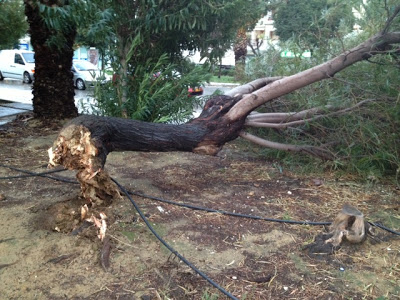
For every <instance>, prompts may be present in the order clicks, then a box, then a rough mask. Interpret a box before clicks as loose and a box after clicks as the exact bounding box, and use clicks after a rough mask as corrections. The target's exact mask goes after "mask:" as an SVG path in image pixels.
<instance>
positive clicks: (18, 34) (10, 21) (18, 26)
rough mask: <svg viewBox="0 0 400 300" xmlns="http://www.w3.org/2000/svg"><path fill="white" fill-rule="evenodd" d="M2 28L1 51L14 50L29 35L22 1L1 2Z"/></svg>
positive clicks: (0, 22)
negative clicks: (21, 39) (19, 41)
mask: <svg viewBox="0 0 400 300" xmlns="http://www.w3.org/2000/svg"><path fill="white" fill-rule="evenodd" d="M0 28H1V30H0V50H1V49H11V48H13V47H14V46H15V45H17V44H18V40H19V39H20V38H22V37H23V36H24V35H25V34H26V33H27V30H28V23H27V22H26V20H25V14H24V6H23V3H22V1H18V0H0Z"/></svg>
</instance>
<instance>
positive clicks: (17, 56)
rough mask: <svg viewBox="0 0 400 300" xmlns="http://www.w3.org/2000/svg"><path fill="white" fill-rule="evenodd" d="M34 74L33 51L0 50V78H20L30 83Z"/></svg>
mask: <svg viewBox="0 0 400 300" xmlns="http://www.w3.org/2000/svg"><path fill="white" fill-rule="evenodd" d="M34 74H35V53H34V52H32V51H27V50H2V51H0V80H4V78H14V79H21V80H22V81H23V82H24V83H31V82H32V80H33V79H34Z"/></svg>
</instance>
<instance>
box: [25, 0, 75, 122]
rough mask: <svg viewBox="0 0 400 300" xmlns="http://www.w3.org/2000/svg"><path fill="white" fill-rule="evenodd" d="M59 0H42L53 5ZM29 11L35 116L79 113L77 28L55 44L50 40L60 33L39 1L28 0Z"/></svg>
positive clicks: (55, 116)
mask: <svg viewBox="0 0 400 300" xmlns="http://www.w3.org/2000/svg"><path fill="white" fill-rule="evenodd" d="M57 2H58V1H55V0H53V1H40V3H42V4H45V5H48V6H52V5H57ZM24 3H25V14H26V16H27V18H28V22H29V33H30V35H31V43H32V46H33V49H34V51H35V80H34V82H33V87H32V90H33V91H32V94H33V112H34V114H35V117H38V118H44V119H64V118H71V117H76V116H77V115H78V110H77V108H76V107H75V101H74V95H75V93H74V86H73V80H72V78H73V75H72V72H71V67H72V58H73V54H74V50H73V48H72V47H73V44H74V40H75V35H76V30H75V28H73V29H71V30H70V31H68V32H67V34H65V40H64V41H63V44H62V45H57V46H51V45H49V42H50V40H51V38H52V37H54V36H55V35H56V34H57V33H56V32H55V31H54V30H50V29H48V28H47V27H46V25H45V23H44V21H43V19H42V17H41V16H40V12H39V7H38V1H35V0H24Z"/></svg>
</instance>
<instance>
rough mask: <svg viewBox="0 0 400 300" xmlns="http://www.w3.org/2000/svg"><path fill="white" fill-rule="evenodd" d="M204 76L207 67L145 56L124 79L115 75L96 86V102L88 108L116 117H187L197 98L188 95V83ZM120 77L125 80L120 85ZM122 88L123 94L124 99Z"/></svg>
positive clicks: (175, 119) (180, 119) (162, 119)
mask: <svg viewBox="0 0 400 300" xmlns="http://www.w3.org/2000/svg"><path fill="white" fill-rule="evenodd" d="M179 70H181V71H182V72H184V74H185V76H182V75H181V73H180V72H179ZM207 77H209V75H208V70H207V69H204V68H202V67H196V66H194V65H190V64H187V65H186V66H182V65H181V66H178V65H175V64H170V63H169V60H168V57H167V55H162V56H161V57H160V58H159V59H158V60H153V59H151V58H149V59H148V60H147V61H146V63H145V64H143V65H137V66H136V67H134V68H132V69H131V71H130V72H129V73H128V74H127V75H126V78H124V80H122V79H121V78H120V77H119V76H118V75H116V76H115V77H114V80H113V81H112V82H109V83H108V84H106V85H101V86H100V85H99V86H97V87H96V89H95V91H96V93H95V98H96V99H97V105H95V106H94V107H92V110H93V111H95V112H97V114H101V115H109V116H116V117H121V116H123V114H124V112H126V114H127V116H128V117H130V118H132V119H136V120H141V121H151V122H173V123H181V122H183V121H185V120H187V119H189V118H190V117H191V115H192V112H193V110H194V108H195V106H196V105H198V104H199V101H200V100H199V99H197V98H196V97H190V96H189V94H188V87H189V86H197V84H198V83H199V82H200V81H201V80H202V79H204V78H207ZM121 81H126V82H127V83H128V84H127V85H126V86H125V87H123V86H121V84H120V83H121ZM123 89H125V94H126V95H127V99H125V101H124V102H123V101H122V100H121V94H122V93H123V92H124V91H123Z"/></svg>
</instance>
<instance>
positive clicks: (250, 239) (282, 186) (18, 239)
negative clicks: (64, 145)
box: [0, 118, 400, 299]
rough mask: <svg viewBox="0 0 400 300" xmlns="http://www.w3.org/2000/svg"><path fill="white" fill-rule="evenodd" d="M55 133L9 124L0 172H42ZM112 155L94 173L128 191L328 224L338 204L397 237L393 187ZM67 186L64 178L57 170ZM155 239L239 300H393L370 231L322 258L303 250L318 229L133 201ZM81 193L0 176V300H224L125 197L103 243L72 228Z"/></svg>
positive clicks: (245, 162) (393, 242) (383, 259)
mask: <svg viewBox="0 0 400 300" xmlns="http://www.w3.org/2000/svg"><path fill="white" fill-rule="evenodd" d="M59 129H60V125H59V124H46V126H44V125H43V124H42V123H40V122H38V121H35V120H29V121H27V120H24V119H23V118H19V119H18V120H16V121H15V122H13V123H11V124H8V125H5V126H2V127H0V164H2V166H1V167H0V177H6V176H14V175H19V174H21V172H17V171H14V170H11V169H9V168H6V167H4V166H12V167H15V168H20V169H24V170H29V171H33V172H43V171H46V170H47V169H46V166H47V161H48V157H47V149H48V148H49V147H50V146H51V144H52V142H53V140H54V139H55V137H56V134H57V132H58V130H59ZM240 150H241V148H240V146H239V145H238V143H237V142H234V143H231V144H229V145H227V146H226V147H225V148H224V150H223V151H222V152H221V153H220V154H219V155H218V156H217V157H209V156H201V155H196V154H192V153H182V152H169V153H140V152H138V153H135V152H124V153H111V154H110V155H109V157H108V160H107V164H106V169H107V171H108V172H109V173H110V174H111V176H112V177H113V178H115V179H116V180H117V181H118V182H119V183H121V184H122V185H123V186H124V187H125V188H126V189H128V190H130V191H132V192H139V193H143V194H147V195H150V196H154V197H160V198H164V199H167V200H172V201H176V202H179V203H186V204H191V205H197V206H203V207H208V208H213V209H219V210H225V211H229V212H236V213H242V214H248V215H258V216H263V217H269V218H279V219H291V220H309V221H332V220H333V219H334V217H335V216H336V214H337V213H338V212H339V210H340V209H341V207H342V205H343V204H344V203H349V204H351V205H353V206H355V207H357V208H358V209H359V210H360V211H362V212H363V213H364V215H365V216H366V218H367V219H368V220H370V221H374V222H382V223H383V224H384V225H386V226H387V227H390V228H392V229H394V230H397V231H399V230H400V216H399V209H400V203H399V196H400V193H399V190H398V189H397V188H396V186H392V185H390V184H381V183H370V184H363V183H360V182H357V181H355V180H351V178H343V177H342V178H336V177H335V174H333V173H328V172H327V173H325V174H324V175H318V176H316V175H309V176H304V175H301V176H300V175H297V174H294V173H292V172H288V171H285V170H283V171H280V170H279V169H277V168H275V167H274V166H273V164H271V163H269V162H268V161H266V160H265V159H262V158H259V157H254V156H251V155H248V154H246V153H243V152H241V151H240ZM54 176H59V177H60V176H62V177H63V178H68V179H70V180H73V179H74V173H73V172H71V171H65V172H62V173H58V174H55V175H54ZM132 198H133V199H134V200H135V201H136V202H137V204H138V205H139V207H140V208H141V210H142V211H143V212H144V213H145V215H146V216H147V218H148V219H149V221H150V223H151V224H152V226H153V227H154V228H155V230H156V231H157V232H158V233H159V234H160V235H161V236H162V237H163V238H164V239H165V240H166V241H167V242H168V243H170V244H171V246H172V247H174V248H175V249H176V250H177V251H178V252H179V253H180V254H182V255H184V256H185V257H186V258H187V259H188V260H189V261H191V262H192V263H193V264H194V265H196V266H197V267H198V268H199V269H200V270H202V271H203V272H204V273H206V274H207V275H208V276H209V277H210V278H211V279H212V280H214V281H215V282H217V283H218V284H219V285H220V286H222V287H223V288H225V289H226V290H228V291H229V292H230V293H231V294H233V295H234V296H235V297H237V298H239V299H397V298H400V279H399V278H400V259H399V256H400V239H399V237H398V236H395V235H393V234H390V233H388V232H385V231H383V230H380V229H376V230H375V231H376V235H375V236H374V237H368V239H367V240H366V241H365V242H364V243H362V244H358V245H353V244H348V243H344V244H343V245H342V247H341V248H340V249H339V250H337V251H336V252H335V253H334V254H332V255H326V254H320V253H311V252H310V251H308V249H307V247H306V246H307V245H309V244H310V243H312V242H313V241H314V239H315V237H316V236H318V235H319V234H321V233H325V232H326V229H325V228H324V227H322V226H315V227H314V226H305V225H288V224H280V223H271V222H266V221H260V220H251V219H246V218H237V217H232V216H225V215H221V214H218V213H207V212H203V211H198V210H192V209H188V208H183V207H179V206H176V205H172V204H166V203H162V202H157V201H155V200H151V199H148V198H143V197H138V196H132ZM82 204H83V200H82V199H81V198H80V191H79V186H78V185H75V184H69V183H65V182H59V181H54V180H51V179H48V178H43V177H27V178H9V179H2V180H0V228H1V229H0V253H1V255H0V299H226V297H225V296H224V295H222V294H221V293H219V292H218V291H217V290H216V289H214V288H213V287H212V286H211V285H209V284H208V283H207V282H206V281H205V280H204V279H203V278H201V277H200V276H198V275H197V274H195V273H194V272H193V271H192V270H191V269H190V268H189V267H187V266H186V265H185V264H184V263H182V262H180V261H179V259H177V258H176V257H174V256H173V255H171V253H170V252H169V251H168V250H167V249H166V248H165V247H164V246H163V245H161V244H160V243H159V242H158V240H156V238H155V237H154V236H153V235H152V234H151V233H150V231H149V230H148V229H147V227H146V226H145V224H144V222H143V221H142V220H141V219H140V218H139V216H138V213H137V212H136V211H135V209H134V207H133V205H132V204H131V203H130V201H129V200H128V199H127V198H126V197H123V198H122V199H121V200H118V201H116V202H114V203H113V204H112V205H111V206H109V207H96V208H93V210H92V212H93V213H96V214H97V213H99V212H104V213H105V214H106V215H107V216H108V219H107V224H108V230H107V236H108V238H109V241H110V245H111V250H110V267H109V268H108V269H106V270H105V269H104V267H103V266H102V264H101V253H102V248H103V242H101V241H100V240H99V239H98V238H97V229H96V228H95V227H94V226H88V227H87V226H82V224H83V223H82V221H81V220H80V207H81V205H82Z"/></svg>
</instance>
